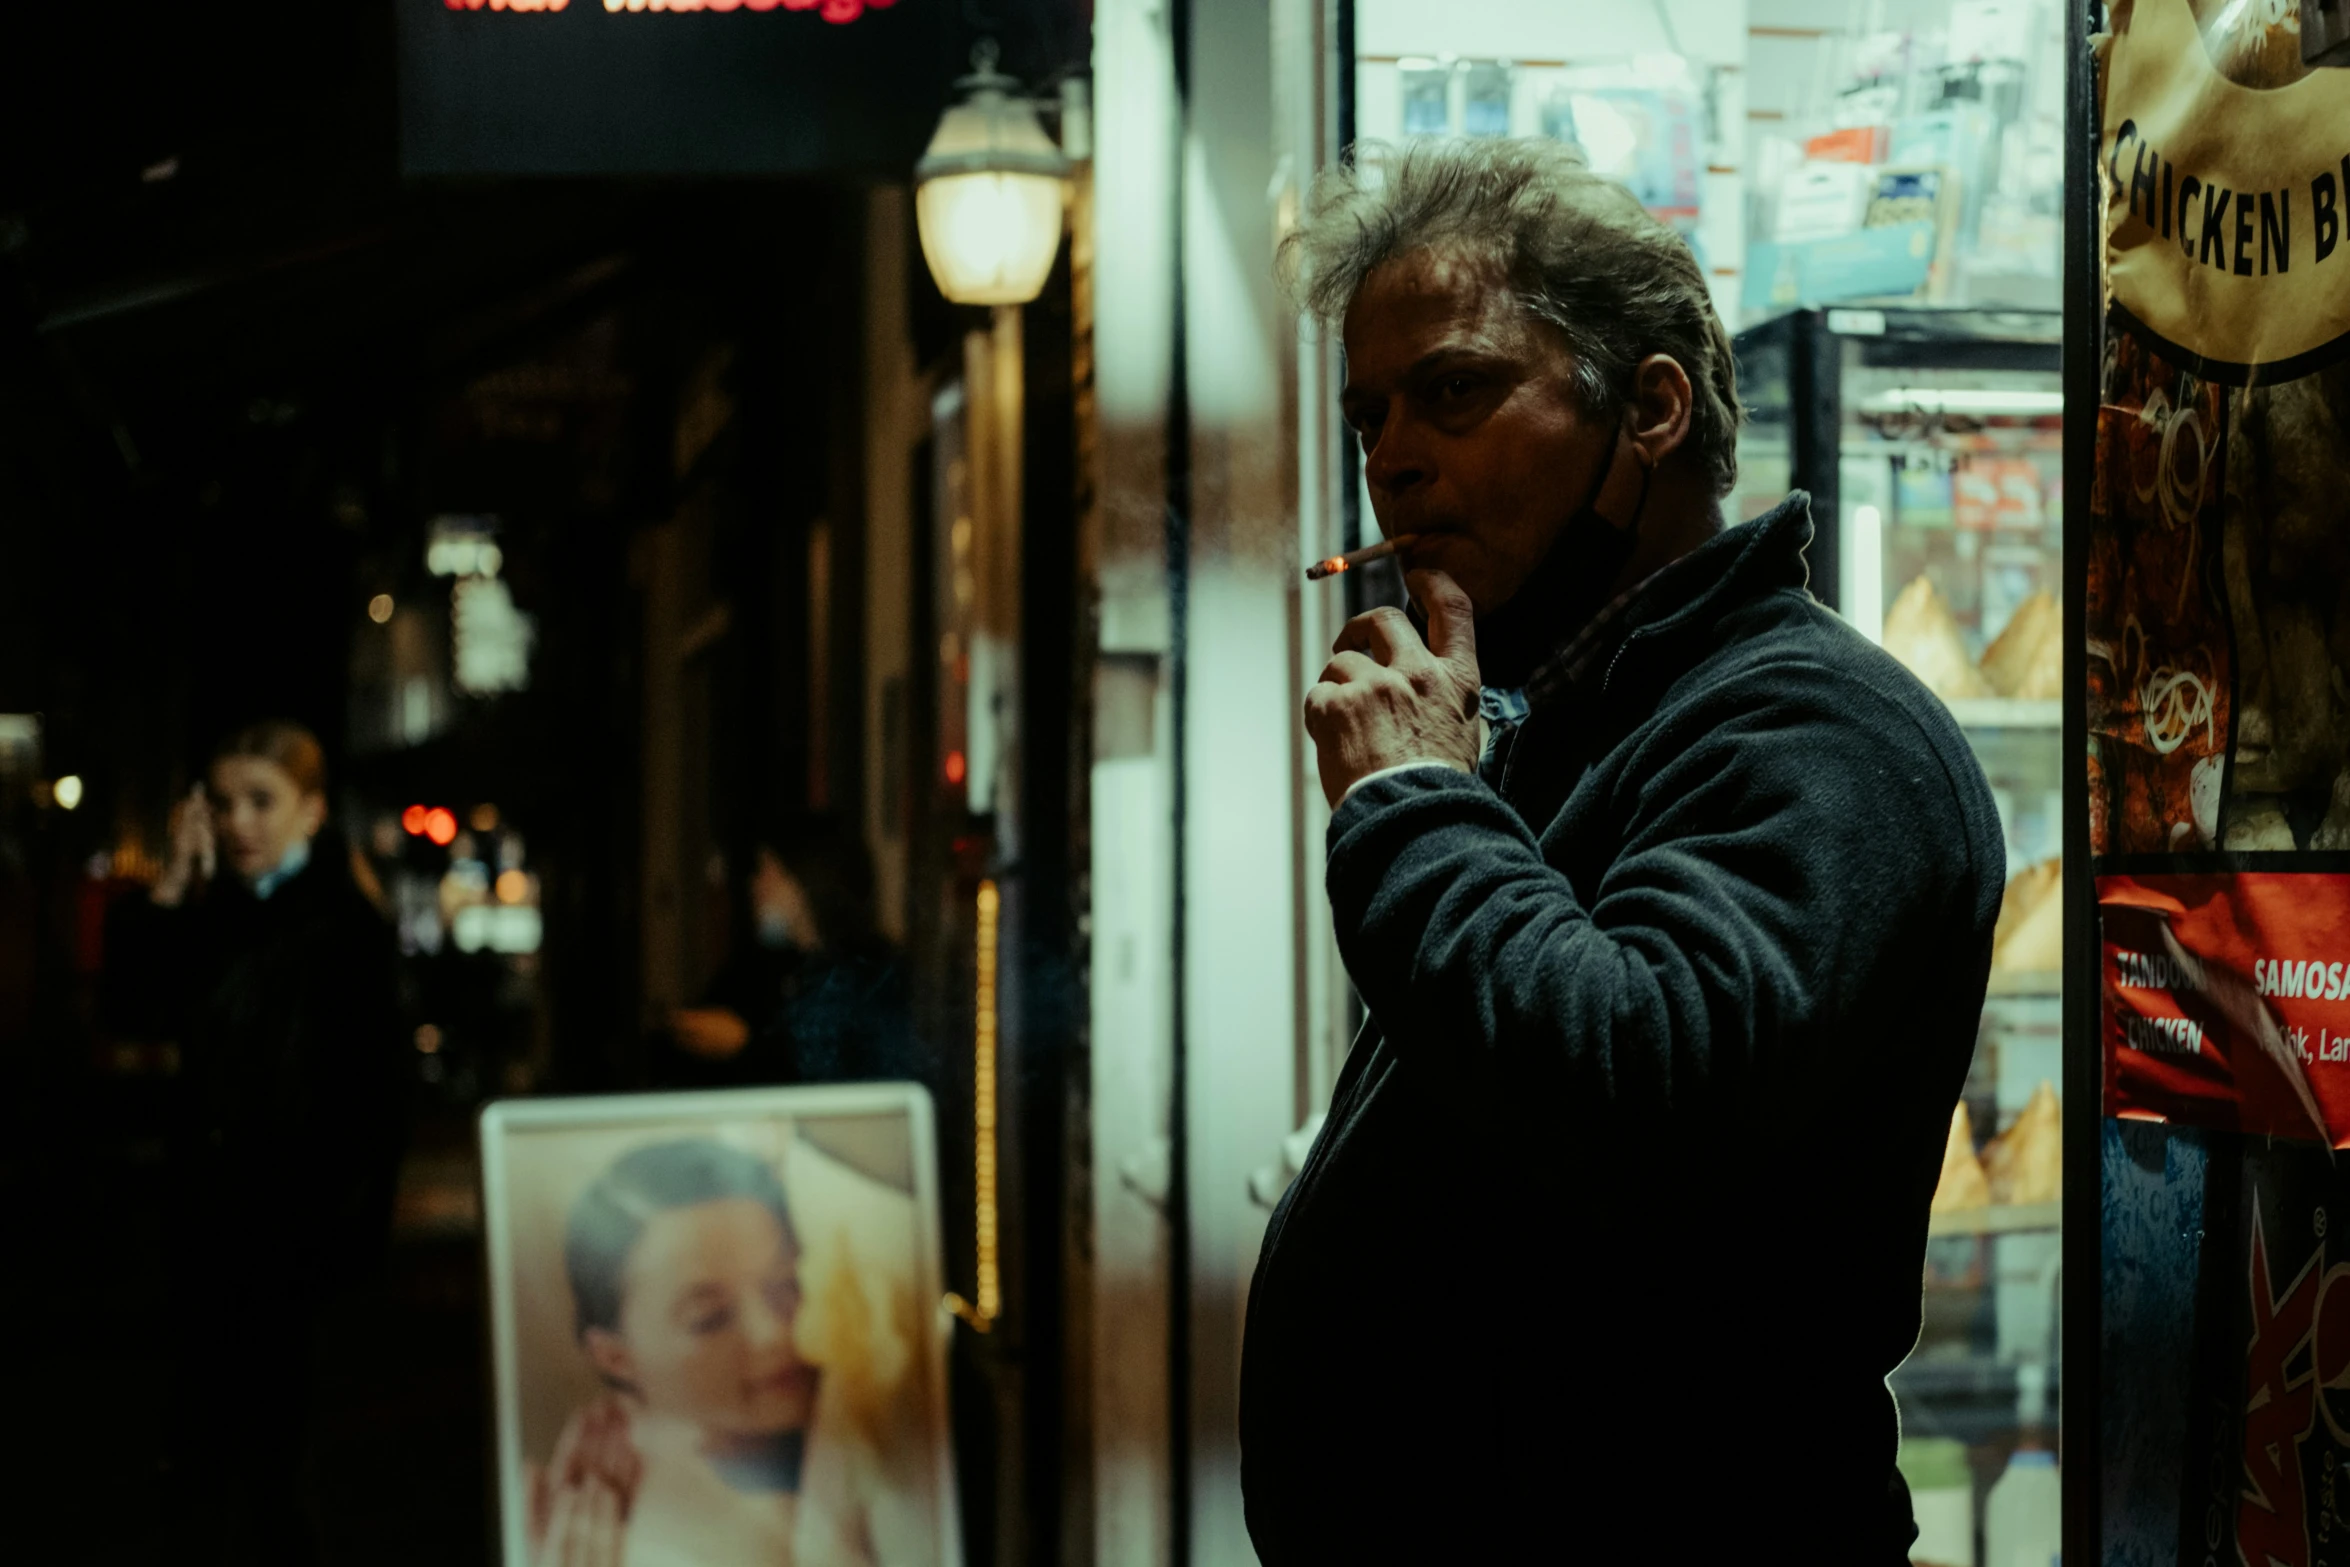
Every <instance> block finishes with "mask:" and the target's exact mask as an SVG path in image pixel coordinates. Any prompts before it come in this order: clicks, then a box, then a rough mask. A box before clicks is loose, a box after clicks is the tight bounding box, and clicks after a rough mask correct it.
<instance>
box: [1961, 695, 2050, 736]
mask: <svg viewBox="0 0 2350 1567" xmlns="http://www.w3.org/2000/svg"><path fill="white" fill-rule="evenodd" d="M1950 716H1951V717H1953V718H1955V719H1957V720H1958V726H1959V728H1961V729H2062V728H2063V727H2064V704H2063V703H2062V702H2019V701H2016V700H2014V699H2013V698H2010V697H1998V696H1994V697H1981V698H1975V699H1961V700H1959V701H1956V702H1953V703H1951V704H1950Z"/></svg>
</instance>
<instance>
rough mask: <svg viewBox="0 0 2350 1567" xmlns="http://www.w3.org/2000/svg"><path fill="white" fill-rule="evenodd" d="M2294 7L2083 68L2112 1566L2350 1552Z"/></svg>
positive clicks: (2316, 424) (2347, 1020) (2105, 1433)
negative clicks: (2094, 341)
mask: <svg viewBox="0 0 2350 1567" xmlns="http://www.w3.org/2000/svg"><path fill="white" fill-rule="evenodd" d="M2303 14H2304V13H2303V12H2302V10H2301V9H2300V8H2299V6H2298V5H2297V4H2295V3H2293V0H2122V3H2120V4H2116V5H2112V6H2111V7H2109V8H2108V9H2107V10H2106V13H2105V16H2106V31H2105V33H2104V34H2103V35H2102V36H2100V37H2098V38H2096V39H2095V40H2094V46H2095V60H2096V67H2097V74H2096V84H2097V89H2098V94H2097V116H2098V135H2099V140H2098V151H2097V159H2098V167H2099V174H2100V180H2099V190H2098V197H2099V199H2100V201H2101V202H2102V206H2103V235H2104V241H2105V243H2104V253H2103V262H2104V267H2103V281H2104V284H2105V289H2104V298H2105V304H2106V309H2107V314H2106V318H2105V346H2104V353H2103V355H2102V359H2101V362H2100V364H2099V365H2098V366H2097V368H2096V372H2095V373H2096V376H2097V391H2098V407H2097V415H2096V417H2097V426H2096V431H2095V467H2094V471H2093V476H2092V480H2091V495H2090V516H2089V526H2088V529H2087V530H2086V537H2085V540H2084V541H2083V548H2084V549H2085V552H2086V554H2087V579H2088V580H2087V596H2086V601H2085V604H2084V617H2085V618H2084V624H2083V627H2082V634H2083V637H2084V640H2085V642H2086V650H2087V654H2088V660H2087V669H2088V676H2087V689H2086V691H2085V692H2084V696H2085V700H2086V704H2087V711H2086V718H2087V746H2088V754H2087V756H2086V758H2085V761H2086V775H2087V788H2088V801H2087V803H2088V818H2089V835H2090V848H2091V851H2092V854H2093V857H2094V870H2095V878H2094V879H2095V886H2096V896H2097V902H2098V954H2097V956H2098V992H2099V1037H2098V1048H2099V1051H2100V1057H2101V1060H2102V1064H2103V1092H2104V1109H2105V1112H2106V1115H2107V1116H2108V1117H2109V1119H2107V1120H2106V1121H2105V1123H2104V1128H2103V1147H2102V1151H2101V1153H2102V1159H2101V1163H2102V1182H2103V1191H2102V1193H2101V1196H2102V1201H2101V1203H2100V1213H2101V1221H2102V1222H2101V1242H2100V1244H2101V1253H2102V1278H2101V1289H2100V1314H2101V1317H2102V1320H2103V1335H2102V1338H2103V1365H2102V1367H2101V1378H2100V1382H2101V1386H2100V1396H2099V1410H2098V1419H2099V1425H2100V1437H2099V1442H2100V1448H2101V1459H2102V1462H2101V1468H2102V1470H2103V1475H2104V1479H2103V1497H2102V1500H2101V1504H2100V1507H2099V1518H2100V1527H2101V1530H2102V1534H2103V1539H2102V1542H2101V1544H2102V1551H2101V1559H2102V1560H2104V1561H2106V1562H2109V1563H2120V1564H2130V1567H2138V1564H2145V1567H2152V1564H2155V1563H2160V1564H2162V1567H2170V1564H2172V1563H2213V1564H2230V1563H2242V1564H2245V1567H2266V1564H2269V1563H2288V1564H2293V1567H2315V1564H2316V1563H2319V1562H2323V1561H2326V1560H2332V1559H2340V1558H2342V1557H2344V1556H2345V1555H2350V1255H2345V1250H2346V1248H2350V1236H2345V1235H2337V1236H2335V1237H2334V1238H2333V1239H2332V1240H2330V1241H2329V1240H2328V1229H2329V1224H2331V1223H2332V1222H2334V1221H2336V1220H2341V1219H2350V1168H2345V1166H2344V1165H2343V1164H2342V1163H2341V1162H2340V1155H2339V1152H2338V1150H2340V1149H2342V1148H2344V1147H2350V244H2345V240H2346V239H2350V235H2346V234H2345V232H2344V227H2343V225H2344V222H2345V218H2346V217H2350V213H2346V212H2345V204H2346V201H2350V71H2346V70H2341V69H2336V68H2333V67H2332V65H2330V64H2329V63H2327V61H2326V59H2325V56H2326V54H2327V51H2328V49H2329V47H2330V46H2331V44H2332V42H2333V40H2332V39H2331V38H2330V37H2329V36H2325V35H2321V34H2320V33H2319V32H2317V31H2315V30H2313V31H2312V32H2311V33H2309V34H2307V35H2305V34H2304V32H2303V28H2302V18H2303ZM2312 14H2313V15H2314V14H2316V13H2314V12H2313V13H2312ZM2327 14H2328V15H2330V14H2331V12H2330V8H2328V12H2327ZM2320 24H2321V25H2330V23H2327V22H2326V21H2325V19H2324V18H2323V17H2321V18H2320ZM2338 1286H2341V1287H2338Z"/></svg>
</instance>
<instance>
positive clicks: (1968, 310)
mask: <svg viewBox="0 0 2350 1567" xmlns="http://www.w3.org/2000/svg"><path fill="white" fill-rule="evenodd" d="M1827 324H1828V330H1829V331H1831V332H1834V333H1835V334H1837V335H1838V336H1839V337H1881V338H1892V339H1895V340H1905V339H1906V340H1908V341H1912V342H1940V343H1954V342H1955V343H2052V344H2053V343H2062V342H2063V341H2064V315H2063V313H2062V312H2061V311H2055V310H2003V309H1996V308H1989V307H1984V306H1971V305H1959V306H1932V305H1885V306H1881V307H1874V308H1843V309H1838V308H1833V307H1831V308H1830V309H1829V310H1828V312H1827Z"/></svg>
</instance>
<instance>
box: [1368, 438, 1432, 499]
mask: <svg viewBox="0 0 2350 1567" xmlns="http://www.w3.org/2000/svg"><path fill="white" fill-rule="evenodd" d="M1429 473H1430V470H1429V467H1428V463H1427V460H1426V457H1425V455H1424V454H1423V453H1422V452H1421V451H1420V449H1419V443H1418V442H1416V441H1414V440H1412V439H1411V438H1410V436H1409V434H1408V433H1407V432H1406V431H1404V430H1401V429H1398V428H1396V427H1395V426H1393V425H1390V426H1389V427H1388V428H1386V429H1385V430H1382V431H1381V432H1380V433H1379V439H1378V440H1377V441H1376V442H1375V443H1373V445H1372V447H1371V449H1370V451H1369V452H1367V453H1365V454H1364V456H1363V478H1364V480H1365V482H1367V483H1368V484H1369V485H1370V486H1371V488H1372V489H1374V490H1376V491H1379V492H1381V493H1383V494H1387V495H1401V494H1403V493H1405V492H1406V491H1409V490H1412V489H1415V488H1417V487H1418V486H1420V485H1422V484H1425V483H1427V482H1428V478H1429Z"/></svg>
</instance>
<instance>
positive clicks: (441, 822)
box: [424, 805, 457, 849]
mask: <svg viewBox="0 0 2350 1567" xmlns="http://www.w3.org/2000/svg"><path fill="white" fill-rule="evenodd" d="M424 835H425V836H426V837H427V838H430V839H431V840H432V841H433V842H435V843H437V844H439V845H440V846H441V847H442V848H444V849H445V848H447V847H448V846H449V845H450V844H452V843H455V842H456V841H457V815H456V813H455V812H454V811H451V810H450V809H449V808H448V807H447V806H443V805H436V806H434V807H433V808H432V809H431V810H429V811H427V812H425V813H424Z"/></svg>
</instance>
